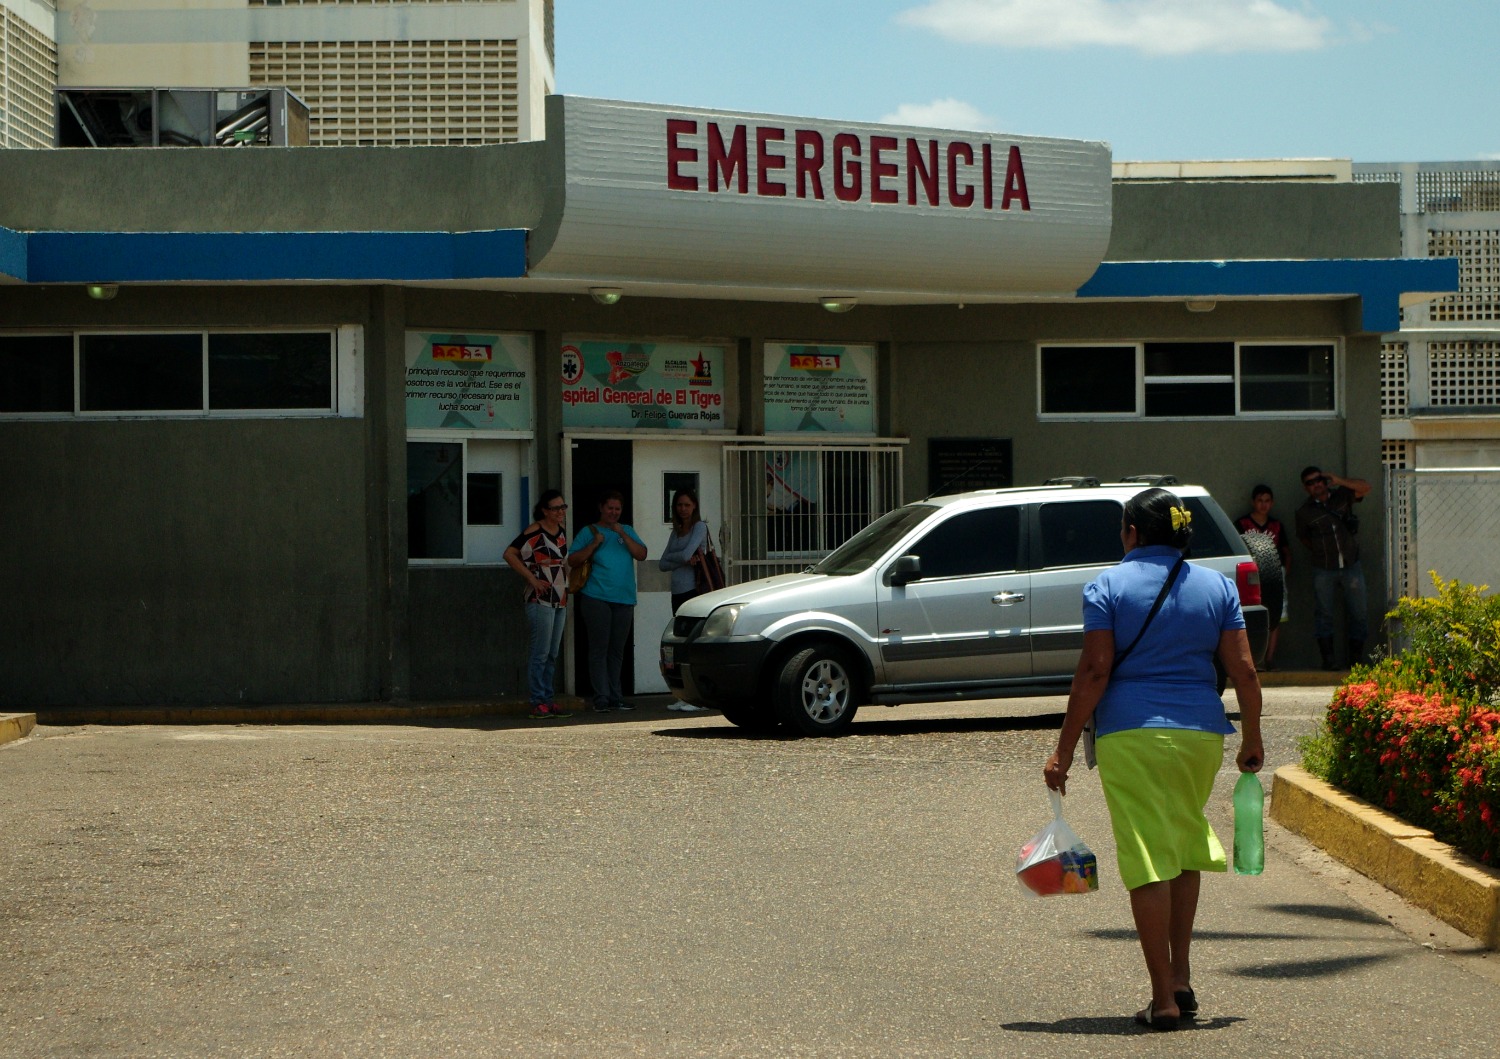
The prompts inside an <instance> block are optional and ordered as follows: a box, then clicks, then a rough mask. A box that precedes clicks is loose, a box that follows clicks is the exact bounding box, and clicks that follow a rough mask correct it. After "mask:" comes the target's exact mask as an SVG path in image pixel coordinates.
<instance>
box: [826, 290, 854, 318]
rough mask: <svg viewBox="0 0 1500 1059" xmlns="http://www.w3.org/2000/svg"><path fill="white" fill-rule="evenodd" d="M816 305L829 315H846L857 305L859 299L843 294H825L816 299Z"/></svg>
mask: <svg viewBox="0 0 1500 1059" xmlns="http://www.w3.org/2000/svg"><path fill="white" fill-rule="evenodd" d="M818 304H819V305H821V306H822V307H823V308H825V309H827V310H828V311H829V312H831V313H846V312H848V311H849V310H850V309H852V308H854V307H855V306H856V305H858V304H859V299H858V298H851V297H849V296H848V295H845V294H825V295H824V296H823V297H821V298H819V299H818Z"/></svg>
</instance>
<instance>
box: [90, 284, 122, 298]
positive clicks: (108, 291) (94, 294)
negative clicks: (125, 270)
mask: <svg viewBox="0 0 1500 1059" xmlns="http://www.w3.org/2000/svg"><path fill="white" fill-rule="evenodd" d="M85 289H86V290H87V291H88V292H89V297H90V298H93V299H94V300H95V301H96V302H107V301H109V300H110V299H112V298H113V297H114V296H115V295H116V294H119V293H120V285H119V284H118V283H90V284H89V285H88V287H87V288H85Z"/></svg>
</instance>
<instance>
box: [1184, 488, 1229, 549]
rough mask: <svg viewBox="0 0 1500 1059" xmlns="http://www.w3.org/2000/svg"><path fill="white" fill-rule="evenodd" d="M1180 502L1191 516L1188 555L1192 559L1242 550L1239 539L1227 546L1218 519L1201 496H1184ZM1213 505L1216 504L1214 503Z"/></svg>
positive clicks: (1215, 505) (1227, 543)
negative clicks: (1190, 538)
mask: <svg viewBox="0 0 1500 1059" xmlns="http://www.w3.org/2000/svg"><path fill="white" fill-rule="evenodd" d="M1182 502H1183V503H1184V504H1186V505H1187V509H1188V511H1190V512H1191V513H1192V516H1193V543H1192V545H1191V546H1190V547H1189V548H1188V554H1189V555H1190V556H1192V557H1193V558H1194V559H1218V558H1220V557H1222V556H1225V555H1234V554H1236V553H1238V552H1240V551H1242V550H1243V548H1242V547H1241V546H1240V542H1239V541H1235V542H1234V543H1235V547H1233V548H1231V547H1230V546H1229V542H1228V541H1227V540H1225V539H1224V534H1223V531H1222V530H1220V528H1219V521H1218V520H1217V519H1216V518H1214V512H1213V511H1211V510H1210V509H1209V506H1208V504H1205V503H1204V502H1203V497H1201V496H1185V497H1183V498H1182ZM1209 503H1210V504H1211V503H1213V501H1209ZM1214 507H1218V505H1217V504H1214Z"/></svg>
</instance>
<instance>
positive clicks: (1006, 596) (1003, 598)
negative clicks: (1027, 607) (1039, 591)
mask: <svg viewBox="0 0 1500 1059" xmlns="http://www.w3.org/2000/svg"><path fill="white" fill-rule="evenodd" d="M990 602H991V603H993V604H995V605H996V606H998V607H1008V606H1010V605H1011V604H1012V603H1024V602H1026V593H1025V592H1001V593H1000V594H999V595H998V596H991V597H990Z"/></svg>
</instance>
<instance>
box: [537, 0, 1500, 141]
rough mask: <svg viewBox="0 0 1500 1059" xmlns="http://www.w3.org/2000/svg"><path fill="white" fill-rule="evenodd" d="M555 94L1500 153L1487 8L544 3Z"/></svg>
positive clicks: (1299, 0)
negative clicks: (550, 14) (550, 9)
mask: <svg viewBox="0 0 1500 1059" xmlns="http://www.w3.org/2000/svg"><path fill="white" fill-rule="evenodd" d="M556 48H557V87H558V91H560V92H564V93H568V94H572V95H584V96H602V97H606V98H611V99H627V100H638V101H642V102H649V103H676V104H680V105H687V106H699V107H708V108H716V109H724V110H741V111H758V112H765V113H773V114H786V115H799V116H808V117H819V118H834V119H845V120H850V121H880V122H890V123H895V124H911V125H923V126H933V127H938V128H954V129H979V130H986V131H998V132H1011V133H1019V134H1030V135H1041V136H1062V137H1068V138H1076V139H1087V140H1105V141H1108V142H1109V143H1110V144H1111V145H1112V146H1113V149H1114V157H1115V159H1116V160H1117V161H1131V160H1168V159H1201V158H1313V157H1317V158H1352V159H1354V160H1355V161H1358V162H1392V161H1459V160H1468V159H1477V158H1488V159H1500V90H1497V89H1496V88H1495V87H1494V84H1493V71H1494V69H1495V67H1496V52H1497V48H1500V0H801V2H790V0H752V2H742V0H729V2H717V3H716V2H712V0H647V2H645V3H625V2H621V0H612V2H605V0H557V21H556Z"/></svg>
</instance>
